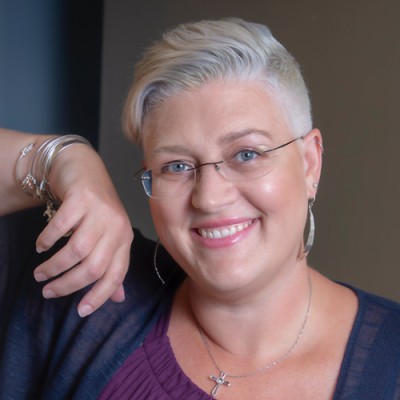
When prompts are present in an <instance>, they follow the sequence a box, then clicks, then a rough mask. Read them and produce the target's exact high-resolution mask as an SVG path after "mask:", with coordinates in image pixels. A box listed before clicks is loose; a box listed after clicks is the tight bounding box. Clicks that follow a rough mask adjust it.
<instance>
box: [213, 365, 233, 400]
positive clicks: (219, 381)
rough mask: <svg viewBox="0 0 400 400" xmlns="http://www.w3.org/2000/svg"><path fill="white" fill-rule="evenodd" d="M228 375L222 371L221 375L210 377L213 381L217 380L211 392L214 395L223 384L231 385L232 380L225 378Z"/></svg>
mask: <svg viewBox="0 0 400 400" xmlns="http://www.w3.org/2000/svg"><path fill="white" fill-rule="evenodd" d="M225 377H226V373H225V372H223V371H221V372H220V375H219V376H214V375H211V376H210V379H212V380H213V381H215V383H216V385H215V387H214V389H213V390H212V392H211V395H212V397H214V398H215V397H216V395H217V392H218V389H219V387H220V386H221V385H225V386H231V384H230V382H228V381H226V380H225Z"/></svg>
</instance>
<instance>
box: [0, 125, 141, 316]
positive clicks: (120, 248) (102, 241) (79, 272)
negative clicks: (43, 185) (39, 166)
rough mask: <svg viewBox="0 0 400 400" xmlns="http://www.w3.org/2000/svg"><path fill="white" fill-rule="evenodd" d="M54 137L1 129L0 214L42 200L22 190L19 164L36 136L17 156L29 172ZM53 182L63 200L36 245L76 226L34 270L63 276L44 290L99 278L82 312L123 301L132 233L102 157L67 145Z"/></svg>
mask: <svg viewBox="0 0 400 400" xmlns="http://www.w3.org/2000/svg"><path fill="white" fill-rule="evenodd" d="M49 137H51V136H45V135H30V134H23V133H20V132H15V131H10V130H6V129H0V167H1V170H2V174H1V177H0V195H1V196H2V202H1V205H0V215H5V214H7V213H10V212H13V211H17V210H20V209H23V208H28V207H33V206H35V205H40V204H41V203H42V201H40V200H37V199H34V198H32V197H31V196H29V195H27V194H26V193H24V192H23V191H22V189H21V187H20V185H19V184H18V182H17V179H16V177H15V169H16V164H17V160H18V158H19V157H20V154H21V150H22V149H24V148H25V147H26V146H27V145H29V144H30V143H34V142H36V143H35V146H34V148H33V149H32V150H31V152H30V153H29V154H27V155H26V156H25V157H23V158H21V159H20V160H19V162H18V166H17V170H18V171H17V175H18V176H22V177H23V176H24V175H26V174H27V172H28V171H29V168H30V165H31V162H32V157H34V154H35V152H36V151H37V149H38V148H39V147H40V144H41V143H43V142H44V141H45V140H47V139H48V138H49ZM49 185H50V188H51V191H52V192H53V194H54V195H55V196H56V197H57V198H58V199H60V200H61V202H62V203H61V206H60V208H59V210H58V211H57V213H56V214H55V216H54V218H53V219H52V220H51V221H50V222H49V224H48V225H47V227H46V228H45V229H44V230H43V232H42V233H41V234H40V235H39V237H38V238H37V242H36V247H37V250H38V251H39V252H42V251H46V250H48V249H49V248H51V247H52V246H53V245H54V243H55V242H56V241H57V240H58V239H59V238H61V237H62V236H63V235H65V234H66V233H67V232H69V231H70V230H71V229H72V231H73V233H72V236H71V237H70V239H69V241H68V243H67V244H66V245H65V246H64V247H63V248H62V249H61V250H60V251H58V252H57V253H56V254H55V255H54V256H53V257H51V258H50V259H49V260H47V261H46V262H44V263H43V264H41V265H39V266H38V267H37V268H36V270H35V278H36V280H38V281H46V280H48V279H50V278H53V277H58V278H57V279H55V280H53V281H51V282H50V283H48V284H47V285H46V286H45V287H44V288H43V295H44V296H45V297H47V298H50V297H59V296H65V295H68V294H70V293H72V292H75V291H77V290H79V289H81V288H83V287H85V286H87V285H89V284H91V283H93V282H96V283H95V285H94V286H93V287H92V289H91V290H90V291H89V292H88V293H87V294H86V295H85V296H84V298H83V299H82V300H81V302H80V304H79V306H78V312H79V313H80V315H82V316H84V315H88V314H89V313H91V312H92V311H94V310H96V309H97V308H98V307H100V306H101V305H102V304H103V303H104V302H105V301H106V300H107V299H108V298H110V297H111V299H112V300H114V301H122V300H123V299H124V290H123V287H122V280H123V278H124V276H125V274H126V271H127V268H128V264H129V251H130V244H131V241H132V238H133V234H132V229H131V226H130V222H129V218H128V216H127V215H126V212H125V210H124V208H123V206H122V204H121V202H120V200H119V198H118V195H117V193H116V191H115V189H114V186H113V184H112V182H111V179H110V177H109V175H108V173H107V171H106V169H105V166H104V164H103V162H102V161H101V159H100V157H99V156H98V154H97V153H96V152H95V151H94V150H93V149H92V148H90V147H89V146H86V145H82V144H74V145H73V146H70V148H66V149H65V150H64V151H62V152H61V153H60V154H59V155H58V156H57V158H56V159H55V160H54V162H53V164H52V168H51V171H50V175H49ZM65 272H66V273H65ZM61 274H63V275H62V276H61Z"/></svg>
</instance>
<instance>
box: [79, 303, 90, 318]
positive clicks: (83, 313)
mask: <svg viewBox="0 0 400 400" xmlns="http://www.w3.org/2000/svg"><path fill="white" fill-rule="evenodd" d="M92 312H93V307H92V306H90V305H89V304H84V305H82V306H80V307H78V314H79V316H80V317H81V318H83V317H87V316H88V315H89V314H91V313H92Z"/></svg>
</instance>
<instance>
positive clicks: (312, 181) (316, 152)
mask: <svg viewBox="0 0 400 400" xmlns="http://www.w3.org/2000/svg"><path fill="white" fill-rule="evenodd" d="M323 152H324V148H323V146H322V136H321V132H320V131H319V130H318V129H313V130H312V131H310V132H309V133H308V134H307V135H306V136H305V137H304V154H303V157H304V173H305V178H306V185H307V194H308V198H309V199H312V198H313V197H315V195H316V193H317V189H318V184H319V180H320V177H321V168H322V153H323Z"/></svg>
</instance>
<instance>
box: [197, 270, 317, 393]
mask: <svg viewBox="0 0 400 400" xmlns="http://www.w3.org/2000/svg"><path fill="white" fill-rule="evenodd" d="M308 287H309V294H308V304H307V309H306V313H305V316H304V320H303V323H302V325H301V328H300V330H299V333H298V334H297V336H296V339H295V341H294V342H293V344H292V345H291V346H290V348H289V350H288V351H286V352H285V353H284V354H283V355H282V356H280V357H279V358H278V359H276V360H275V361H272V362H271V363H269V364H267V365H265V366H264V367H262V368H259V369H257V370H255V371H252V372H248V373H245V374H229V373H227V372H224V370H223V369H222V368H221V367H220V366H219V364H218V362H217V361H216V359H215V357H214V354H213V352H212V351H211V348H210V345H209V343H208V340H207V338H206V336H205V333H204V331H203V330H202V329H201V328H200V326H198V329H199V332H200V336H201V339H202V341H203V343H204V347H205V348H206V350H207V352H208V354H209V356H210V358H211V360H212V362H213V364H214V366H215V368H216V369H217V370H218V372H219V373H220V376H219V377H215V376H214V375H211V376H210V379H212V380H213V381H215V382H216V386H215V387H214V389H213V391H212V392H211V394H212V395H213V396H214V397H215V396H216V394H217V391H218V389H219V387H220V386H221V385H225V386H230V383H229V382H228V381H226V380H225V378H233V379H240V378H249V377H251V376H255V375H258V374H260V373H262V372H265V371H267V370H268V369H271V368H273V367H276V366H277V365H278V364H280V363H281V362H282V361H284V360H286V358H288V357H289V355H290V354H291V353H292V352H293V350H294V349H295V348H296V346H297V345H298V343H299V342H300V339H301V338H302V336H303V333H304V330H305V327H306V325H307V321H308V317H309V315H310V308H311V298H312V284H311V279H310V276H308Z"/></svg>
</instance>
